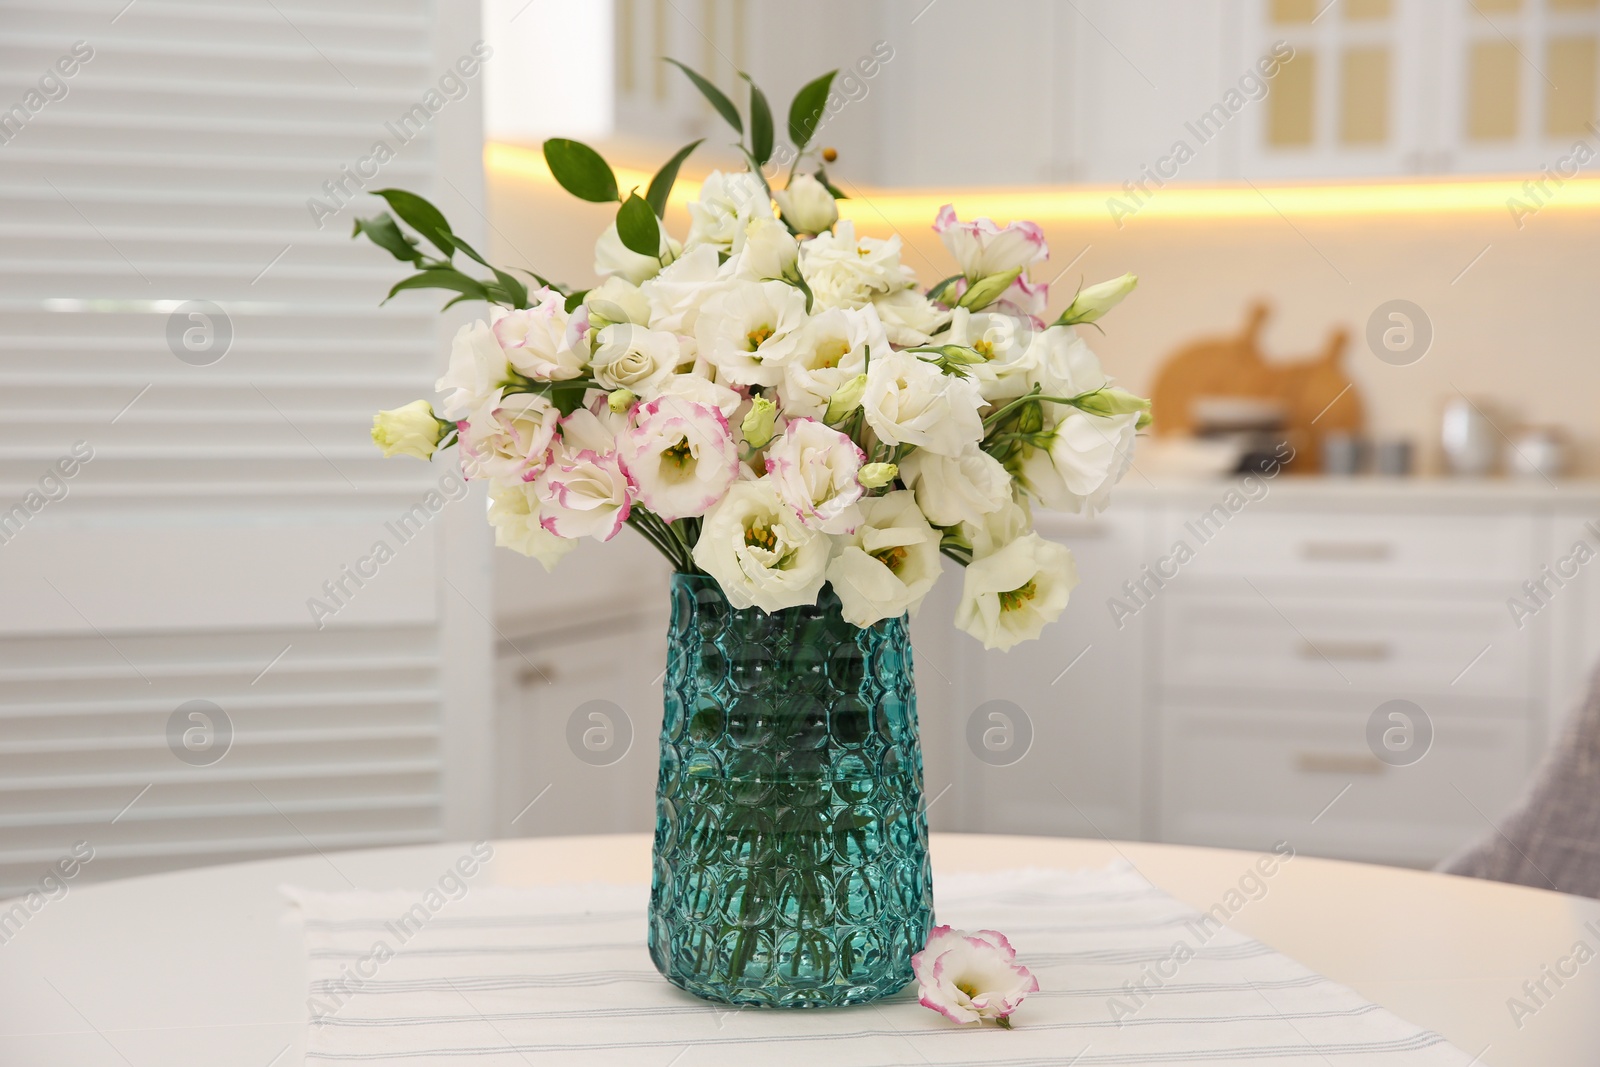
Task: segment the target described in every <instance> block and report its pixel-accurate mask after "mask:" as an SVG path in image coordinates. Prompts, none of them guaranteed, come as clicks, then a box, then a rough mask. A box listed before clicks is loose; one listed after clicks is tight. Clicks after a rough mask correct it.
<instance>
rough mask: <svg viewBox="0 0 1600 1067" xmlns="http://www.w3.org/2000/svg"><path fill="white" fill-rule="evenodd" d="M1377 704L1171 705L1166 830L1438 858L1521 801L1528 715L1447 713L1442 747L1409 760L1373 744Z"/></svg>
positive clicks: (1437, 735) (1235, 842) (1436, 724)
mask: <svg viewBox="0 0 1600 1067" xmlns="http://www.w3.org/2000/svg"><path fill="white" fill-rule="evenodd" d="M1507 710H1508V712H1525V710H1526V708H1525V706H1523V707H1519V708H1508V709H1507ZM1369 714H1370V711H1369V710H1368V709H1366V708H1364V707H1362V708H1360V709H1352V711H1351V712H1349V713H1333V712H1314V713H1307V712H1305V711H1302V710H1294V709H1291V708H1289V707H1274V706H1272V705H1270V704H1262V705H1259V706H1257V707H1255V708H1253V709H1249V710H1238V709H1226V710H1224V709H1219V708H1206V707H1169V708H1167V709H1165V711H1164V721H1165V723H1166V728H1165V733H1164V738H1163V752H1164V761H1165V766H1164V768H1163V775H1162V805H1161V806H1162V840H1165V841H1177V842H1185V843H1189V844H1206V845H1221V846H1229V847H1236V848H1249V849H1265V848H1270V847H1271V846H1272V845H1273V844H1274V843H1275V842H1277V841H1288V842H1289V843H1290V844H1291V845H1293V846H1294V847H1295V848H1296V849H1298V850H1300V851H1305V852H1312V853H1316V854H1318V855H1333V856H1347V857H1350V858H1356V859H1371V860H1382V861H1386V862H1395V863H1409V864H1432V863H1435V862H1437V861H1438V860H1439V859H1441V858H1443V857H1444V856H1445V855H1447V854H1449V853H1450V852H1452V851H1453V850H1455V849H1456V848H1458V847H1459V846H1460V845H1462V844H1464V843H1465V842H1467V841H1468V840H1471V839H1472V838H1473V837H1475V836H1476V835H1477V834H1479V833H1481V832H1483V831H1485V830H1487V829H1488V826H1489V824H1488V822H1487V821H1486V820H1487V819H1498V818H1499V817H1500V816H1501V815H1503V814H1504V813H1505V812H1506V810H1507V809H1509V807H1510V806H1511V804H1512V803H1513V802H1514V801H1515V799H1516V797H1517V795H1518V793H1519V791H1520V789H1521V786H1522V784H1523V781H1524V779H1525V777H1526V774H1527V763H1528V749H1527V744H1528V741H1527V723H1526V718H1525V715H1524V714H1508V715H1507V716H1505V717H1494V716H1484V717H1479V716H1472V715H1435V716H1433V718H1432V724H1433V743H1432V746H1431V748H1429V750H1428V751H1427V753H1426V754H1425V755H1424V756H1423V757H1422V758H1421V759H1420V760H1418V761H1417V762H1415V763H1413V764H1411V765H1410V766H1404V767H1396V766H1390V765H1389V764H1387V763H1385V762H1383V761H1382V760H1379V759H1378V758H1377V757H1376V756H1374V755H1373V754H1372V752H1371V750H1370V749H1369V748H1368V747H1367V742H1366V727H1367V718H1368V715H1369ZM1347 786H1348V787H1349V788H1348V789H1346V787H1347ZM1341 792H1342V794H1343V795H1340V794H1341ZM1335 798H1337V799H1335Z"/></svg>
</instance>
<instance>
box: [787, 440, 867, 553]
mask: <svg viewBox="0 0 1600 1067" xmlns="http://www.w3.org/2000/svg"><path fill="white" fill-rule="evenodd" d="M866 461H867V454H866V453H865V452H863V451H861V449H860V447H859V446H857V445H856V443H855V442H854V441H852V440H850V435H849V434H844V433H840V432H839V431H838V430H835V429H833V428H831V427H829V426H827V425H826V424H824V423H821V422H818V421H817V420H816V419H794V420H793V421H791V422H790V423H789V425H788V426H786V427H785V428H784V431H783V433H781V434H779V435H778V437H777V438H776V439H775V440H773V442H772V444H771V446H770V447H769V448H768V449H767V473H768V474H770V475H771V476H772V481H773V484H774V485H776V486H777V488H778V495H779V496H781V497H783V502H784V503H785V504H788V505H789V506H790V507H791V508H793V509H794V513H795V514H796V515H797V516H799V518H800V521H801V522H802V523H804V524H805V525H806V526H808V527H810V528H811V529H813V530H821V531H822V532H823V533H830V534H845V533H849V532H850V531H851V530H854V529H855V528H856V525H857V524H858V523H860V521H861V509H860V508H859V507H857V506H856V501H858V500H860V499H861V494H862V493H863V492H864V491H865V490H863V489H862V487H861V483H860V482H858V481H856V473H857V472H858V471H860V470H861V465H862V464H863V463H865V462H866Z"/></svg>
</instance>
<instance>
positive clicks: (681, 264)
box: [639, 245, 733, 336]
mask: <svg viewBox="0 0 1600 1067" xmlns="http://www.w3.org/2000/svg"><path fill="white" fill-rule="evenodd" d="M730 262H731V261H730ZM732 278H733V271H732V269H731V268H730V267H729V265H728V264H719V263H718V262H717V250H716V249H715V248H713V247H712V246H710V245H700V246H699V247H698V248H691V249H689V250H688V251H687V252H685V253H684V254H683V255H681V256H679V257H678V258H677V259H676V260H674V261H673V262H672V264H671V265H670V266H669V267H667V269H666V270H664V271H662V272H661V273H660V274H658V275H656V276H655V277H654V278H651V279H650V280H649V281H647V282H645V283H644V284H643V285H642V286H640V287H639V291H640V292H641V293H643V294H644V296H645V299H646V300H648V301H650V324H649V325H650V328H651V329H652V330H666V331H667V332H668V333H675V334H679V335H680V336H692V335H693V334H694V323H695V317H696V316H697V315H698V314H699V312H700V306H701V305H702V304H704V303H705V302H706V301H707V300H708V299H710V298H711V297H712V296H713V295H715V294H716V293H717V292H718V291H720V290H721V289H723V288H726V287H727V284H728V283H729V282H730V281H731V280H732Z"/></svg>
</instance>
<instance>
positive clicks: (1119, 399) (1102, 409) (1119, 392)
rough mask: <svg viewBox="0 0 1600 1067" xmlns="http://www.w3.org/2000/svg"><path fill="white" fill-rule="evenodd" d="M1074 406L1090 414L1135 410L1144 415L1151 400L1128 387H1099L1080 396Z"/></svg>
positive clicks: (1148, 408)
mask: <svg viewBox="0 0 1600 1067" xmlns="http://www.w3.org/2000/svg"><path fill="white" fill-rule="evenodd" d="M1073 406H1074V407H1076V408H1077V409H1078V410H1079V411H1084V412H1087V413H1088V414H1090V415H1102V416H1107V417H1109V416H1111V415H1128V414H1131V413H1132V412H1135V411H1137V412H1139V413H1140V414H1141V415H1143V414H1145V413H1147V412H1148V411H1149V410H1150V401H1148V400H1146V399H1145V398H1144V397H1142V396H1134V395H1133V394H1132V393H1130V392H1128V391H1127V390H1126V389H1099V390H1096V391H1095V392H1092V393H1087V394H1085V395H1083V396H1080V397H1078V398H1077V399H1076V401H1075V403H1074V405H1073Z"/></svg>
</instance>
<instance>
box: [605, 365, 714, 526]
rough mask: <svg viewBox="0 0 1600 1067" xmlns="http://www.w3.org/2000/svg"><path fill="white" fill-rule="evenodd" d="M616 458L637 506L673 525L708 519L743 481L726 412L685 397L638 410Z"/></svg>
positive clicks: (659, 399)
mask: <svg viewBox="0 0 1600 1067" xmlns="http://www.w3.org/2000/svg"><path fill="white" fill-rule="evenodd" d="M633 421H634V428H633V429H631V430H628V431H627V432H625V433H623V434H621V435H619V436H618V438H617V453H618V456H619V457H620V459H621V461H622V466H623V469H624V470H625V471H626V472H627V475H628V477H629V479H630V480H631V481H632V483H633V485H634V488H635V491H636V493H637V495H638V499H639V503H641V504H643V505H644V506H645V507H647V508H649V509H650V510H651V511H653V512H655V513H656V514H657V515H659V516H661V517H662V518H663V519H666V520H667V521H668V522H671V521H673V520H675V519H683V518H690V517H693V516H698V515H704V514H705V513H706V512H707V511H710V510H711V508H712V507H714V506H715V505H716V503H717V501H719V500H721V499H722V498H723V497H724V496H725V495H727V492H728V486H730V485H732V484H733V482H734V479H735V478H737V477H738V476H739V446H738V445H737V444H735V443H734V440H733V433H732V431H730V430H729V429H728V420H727V418H726V417H725V416H724V415H723V414H722V411H721V410H720V409H718V408H716V407H713V406H711V405H709V404H699V403H696V402H694V401H692V400H688V399H685V398H684V397H681V396H670V395H668V396H661V397H657V398H656V399H655V400H652V401H650V402H649V403H648V404H641V405H639V407H637V408H636V409H635V410H634V419H633Z"/></svg>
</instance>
